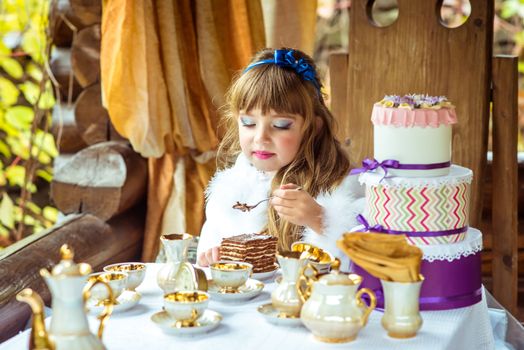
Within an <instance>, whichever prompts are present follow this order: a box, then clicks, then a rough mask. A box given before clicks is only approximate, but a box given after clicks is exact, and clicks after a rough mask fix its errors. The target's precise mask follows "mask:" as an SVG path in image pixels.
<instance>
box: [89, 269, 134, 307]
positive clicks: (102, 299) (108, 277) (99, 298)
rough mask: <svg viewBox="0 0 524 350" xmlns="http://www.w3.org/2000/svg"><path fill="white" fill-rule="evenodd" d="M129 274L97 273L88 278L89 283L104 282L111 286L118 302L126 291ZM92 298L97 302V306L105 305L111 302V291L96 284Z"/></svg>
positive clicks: (92, 289) (92, 291) (91, 292)
mask: <svg viewBox="0 0 524 350" xmlns="http://www.w3.org/2000/svg"><path fill="white" fill-rule="evenodd" d="M127 278H128V276H127V273H125V272H97V273H92V274H90V275H89V277H88V278H87V282H88V283H89V282H93V283H94V282H95V281H102V282H106V283H107V284H109V287H111V290H112V291H113V297H114V299H115V300H116V298H118V297H119V296H120V294H122V292H123V291H124V288H125V286H126V284H127ZM90 297H91V298H92V299H94V300H96V302H97V305H103V304H104V303H106V302H107V301H109V299H110V296H109V291H108V290H107V288H106V286H104V285H103V284H96V285H94V286H93V288H91V291H90Z"/></svg>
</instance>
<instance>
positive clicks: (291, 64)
mask: <svg viewBox="0 0 524 350" xmlns="http://www.w3.org/2000/svg"><path fill="white" fill-rule="evenodd" d="M293 52H294V51H293V50H275V56H274V58H273V59H267V60H262V61H258V62H255V63H252V64H250V65H249V66H247V67H246V69H244V73H245V72H247V71H248V70H250V69H251V68H253V67H256V66H260V65H262V64H276V65H277V66H279V67H283V68H291V69H293V70H294V71H295V72H296V73H297V74H298V75H300V76H301V77H302V79H304V80H307V81H310V82H311V83H313V85H314V86H315V87H316V88H317V90H318V91H319V92H320V84H319V83H318V81H317V79H316V78H315V69H314V68H313V67H312V66H311V65H310V64H309V63H307V62H306V60H304V59H303V58H301V59H299V60H297V59H296V58H295V56H294V55H293Z"/></svg>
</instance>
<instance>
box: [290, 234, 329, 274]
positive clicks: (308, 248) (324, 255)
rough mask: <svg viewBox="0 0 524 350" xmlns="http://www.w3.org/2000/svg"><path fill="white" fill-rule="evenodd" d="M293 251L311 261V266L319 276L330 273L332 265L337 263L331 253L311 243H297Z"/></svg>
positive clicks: (293, 246) (292, 247)
mask: <svg viewBox="0 0 524 350" xmlns="http://www.w3.org/2000/svg"><path fill="white" fill-rule="evenodd" d="M291 251H293V252H300V253H301V255H300V256H301V258H305V259H307V260H308V261H309V263H310V264H311V266H313V267H314V268H315V271H316V272H317V275H323V274H326V273H329V271H330V270H331V265H332V264H333V263H334V262H335V258H334V257H333V255H331V253H329V252H328V251H327V250H324V249H322V248H319V247H316V246H314V245H312V244H310V243H306V242H302V241H299V242H295V243H293V244H292V245H291ZM308 277H311V276H308Z"/></svg>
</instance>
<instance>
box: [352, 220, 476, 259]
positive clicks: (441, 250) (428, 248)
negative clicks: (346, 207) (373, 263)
mask: <svg viewBox="0 0 524 350" xmlns="http://www.w3.org/2000/svg"><path fill="white" fill-rule="evenodd" d="M363 229H364V226H362V225H359V226H357V227H354V228H353V229H351V232H359V231H362V230H363ZM417 247H419V248H420V249H422V252H423V253H424V255H423V257H422V260H425V261H429V262H433V261H435V260H447V261H449V262H451V261H453V260H457V259H460V258H462V257H466V256H469V255H473V254H476V253H478V252H480V251H481V250H482V233H481V232H480V231H479V230H477V229H476V228H472V227H470V228H468V232H466V237H465V238H464V240H463V241H462V242H457V243H453V244H433V245H417Z"/></svg>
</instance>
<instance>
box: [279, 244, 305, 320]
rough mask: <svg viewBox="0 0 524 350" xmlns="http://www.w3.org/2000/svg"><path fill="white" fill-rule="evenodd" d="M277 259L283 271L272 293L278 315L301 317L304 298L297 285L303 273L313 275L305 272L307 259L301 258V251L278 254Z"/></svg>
mask: <svg viewBox="0 0 524 350" xmlns="http://www.w3.org/2000/svg"><path fill="white" fill-rule="evenodd" d="M277 260H278V263H279V265H280V269H281V271H282V280H281V281H280V283H279V284H278V286H277V287H276V288H275V290H274V291H273V293H271V303H272V304H273V307H274V308H275V309H276V310H278V311H279V314H278V317H283V318H294V317H299V315H300V309H301V307H302V300H301V299H300V295H299V294H298V287H297V286H298V281H299V279H300V276H301V275H304V274H306V275H311V274H308V273H307V272H304V269H305V268H306V264H307V259H305V258H301V253H300V252H285V253H282V254H277ZM313 275H314V274H313ZM312 278H314V277H312Z"/></svg>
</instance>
